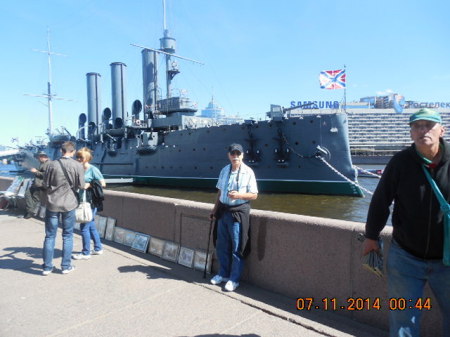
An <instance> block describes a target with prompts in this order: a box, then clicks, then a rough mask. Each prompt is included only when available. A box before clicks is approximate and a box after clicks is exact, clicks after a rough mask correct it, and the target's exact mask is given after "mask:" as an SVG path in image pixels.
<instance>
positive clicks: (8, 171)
mask: <svg viewBox="0 0 450 337" xmlns="http://www.w3.org/2000/svg"><path fill="white" fill-rule="evenodd" d="M360 166H361V167H363V168H374V169H382V168H383V167H384V166H382V165H381V166H380V165H360ZM15 170H16V168H15V166H14V165H1V164H0V176H10V177H11V176H14V175H16V172H15ZM358 180H359V183H360V184H361V185H362V186H363V187H364V188H366V189H367V190H369V191H372V192H373V191H374V190H375V188H376V186H377V184H378V179H377V178H365V177H360V178H359V179H358ZM107 188H108V189H112V190H115V191H125V192H133V193H142V194H148V195H156V196H162V197H169V198H177V199H186V200H192V201H199V202H206V203H210V204H213V203H214V201H215V198H216V195H217V192H216V190H195V189H177V188H165V187H149V186H130V185H109V186H108V187H107ZM365 194H366V195H365V197H364V198H356V197H347V196H345V197H344V196H330V195H305V194H279V193H260V194H259V195H258V199H257V200H254V201H252V208H253V209H260V210H267V211H276V212H284V213H293V214H301V215H310V216H318V217H324V218H331V219H340V220H349V221H357V222H365V221H366V216H367V210H368V208H369V203H370V200H371V195H370V194H367V193H365ZM211 208H212V206H211Z"/></svg>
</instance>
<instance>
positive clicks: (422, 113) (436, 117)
mask: <svg viewBox="0 0 450 337" xmlns="http://www.w3.org/2000/svg"><path fill="white" fill-rule="evenodd" d="M415 121H431V122H436V123H439V124H442V118H441V115H440V114H439V112H437V111H434V110H431V109H427V108H424V109H420V110H419V111H417V112H415V113H413V114H412V115H411V116H410V117H409V124H411V123H414V122H415Z"/></svg>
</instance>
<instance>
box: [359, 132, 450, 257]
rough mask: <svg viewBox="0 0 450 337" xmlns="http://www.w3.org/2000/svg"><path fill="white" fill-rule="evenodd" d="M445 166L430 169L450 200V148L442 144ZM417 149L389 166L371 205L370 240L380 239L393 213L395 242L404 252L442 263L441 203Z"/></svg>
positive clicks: (395, 157) (405, 152) (443, 164)
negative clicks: (424, 169) (438, 260)
mask: <svg viewBox="0 0 450 337" xmlns="http://www.w3.org/2000/svg"><path fill="white" fill-rule="evenodd" d="M441 143H442V145H443V154H442V159H441V162H440V163H439V164H438V165H437V167H436V168H434V169H429V171H430V173H431V176H432V177H433V179H434V180H435V181H436V183H437V185H438V186H439V189H440V190H441V192H442V194H443V196H444V198H445V199H446V200H447V202H448V201H449V196H450V179H449V178H450V144H449V143H447V142H445V141H443V140H441ZM422 165H423V159H422V158H420V156H419V155H418V154H417V152H416V148H415V145H414V144H413V145H411V146H410V147H409V148H407V149H405V150H403V151H400V152H399V153H397V154H396V155H395V156H394V157H393V158H392V159H391V160H390V162H389V163H388V164H387V166H386V169H385V170H384V172H383V175H382V177H381V179H380V182H379V183H378V186H377V188H376V190H375V193H374V195H373V197H372V201H371V203H370V207H369V212H368V215H367V223H366V237H367V238H369V239H374V240H375V239H377V238H378V236H379V234H380V232H381V230H382V229H383V228H384V226H385V224H386V221H387V219H388V217H389V213H390V212H389V206H390V205H391V203H392V201H394V206H393V213H392V226H393V238H394V240H395V241H397V243H398V244H399V245H400V247H402V248H403V249H404V250H406V251H407V252H409V253H410V254H412V255H414V256H416V257H419V258H423V259H441V258H442V255H443V245H444V239H443V238H444V223H443V215H442V212H441V211H440V205H439V201H438V200H437V198H436V196H435V195H434V192H433V190H432V188H431V185H430V183H429V182H428V180H427V178H426V176H425V173H424V172H423V169H422V167H421V166H422Z"/></svg>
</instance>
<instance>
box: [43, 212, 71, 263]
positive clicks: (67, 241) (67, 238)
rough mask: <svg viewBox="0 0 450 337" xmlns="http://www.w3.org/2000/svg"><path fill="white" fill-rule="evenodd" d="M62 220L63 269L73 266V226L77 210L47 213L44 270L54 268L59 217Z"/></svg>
mask: <svg viewBox="0 0 450 337" xmlns="http://www.w3.org/2000/svg"><path fill="white" fill-rule="evenodd" d="M60 216H61V220H62V231H63V232H62V239H63V249H62V261H61V269H62V270H65V269H69V268H70V266H71V256H72V249H73V226H74V225H75V210H72V211H69V212H52V211H49V210H47V211H46V213H45V240H44V252H43V259H44V266H43V267H44V270H52V269H53V254H54V252H55V239H56V233H57V232H58V223H59V217H60Z"/></svg>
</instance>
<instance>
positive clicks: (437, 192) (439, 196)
mask: <svg viewBox="0 0 450 337" xmlns="http://www.w3.org/2000/svg"><path fill="white" fill-rule="evenodd" d="M422 169H423V172H425V176H426V177H427V179H428V181H429V183H430V185H431V187H432V188H433V191H434V194H435V195H436V198H437V199H438V201H439V203H440V204H441V210H442V211H443V212H449V211H450V205H449V204H448V202H447V200H445V198H444V196H443V195H442V192H441V191H440V190H439V187H438V185H437V184H436V182H435V181H434V180H433V178H432V177H431V174H430V172H428V170H427V169H426V168H425V165H422Z"/></svg>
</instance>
